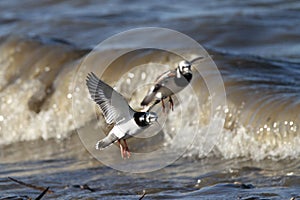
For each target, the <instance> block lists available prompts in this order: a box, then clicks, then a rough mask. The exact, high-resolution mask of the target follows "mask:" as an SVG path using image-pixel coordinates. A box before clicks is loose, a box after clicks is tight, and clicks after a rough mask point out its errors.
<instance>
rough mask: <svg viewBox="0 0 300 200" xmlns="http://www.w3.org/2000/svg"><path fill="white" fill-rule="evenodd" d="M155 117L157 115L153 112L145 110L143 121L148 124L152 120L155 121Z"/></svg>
mask: <svg viewBox="0 0 300 200" xmlns="http://www.w3.org/2000/svg"><path fill="white" fill-rule="evenodd" d="M157 118H158V116H157V114H156V113H155V112H146V113H145V121H146V122H147V123H148V124H152V123H153V122H156V121H157Z"/></svg>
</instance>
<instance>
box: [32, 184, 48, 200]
mask: <svg viewBox="0 0 300 200" xmlns="http://www.w3.org/2000/svg"><path fill="white" fill-rule="evenodd" d="M48 190H49V187H47V188H46V189H45V190H44V191H43V192H42V193H41V194H40V195H39V196H38V197H37V198H35V200H40V199H42V198H43V196H44V195H45V194H46V193H47V191H48Z"/></svg>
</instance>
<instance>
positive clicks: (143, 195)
mask: <svg viewBox="0 0 300 200" xmlns="http://www.w3.org/2000/svg"><path fill="white" fill-rule="evenodd" d="M145 196H146V190H143V194H142V196H141V197H140V198H139V200H142V199H143V198H144V197H145Z"/></svg>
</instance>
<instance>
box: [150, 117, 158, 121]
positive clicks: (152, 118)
mask: <svg viewBox="0 0 300 200" xmlns="http://www.w3.org/2000/svg"><path fill="white" fill-rule="evenodd" d="M157 119H158V117H157V116H153V117H150V122H156V121H157Z"/></svg>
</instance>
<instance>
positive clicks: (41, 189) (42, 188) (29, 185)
mask: <svg viewBox="0 0 300 200" xmlns="http://www.w3.org/2000/svg"><path fill="white" fill-rule="evenodd" d="M8 178H9V179H10V180H11V181H14V182H16V183H19V184H20V185H24V186H26V187H29V188H33V189H36V190H40V191H43V192H44V191H45V190H46V193H48V194H52V193H53V191H52V190H49V188H48V189H47V188H44V187H41V186H36V185H31V184H28V183H24V182H22V181H19V180H16V179H14V178H11V177H8Z"/></svg>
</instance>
